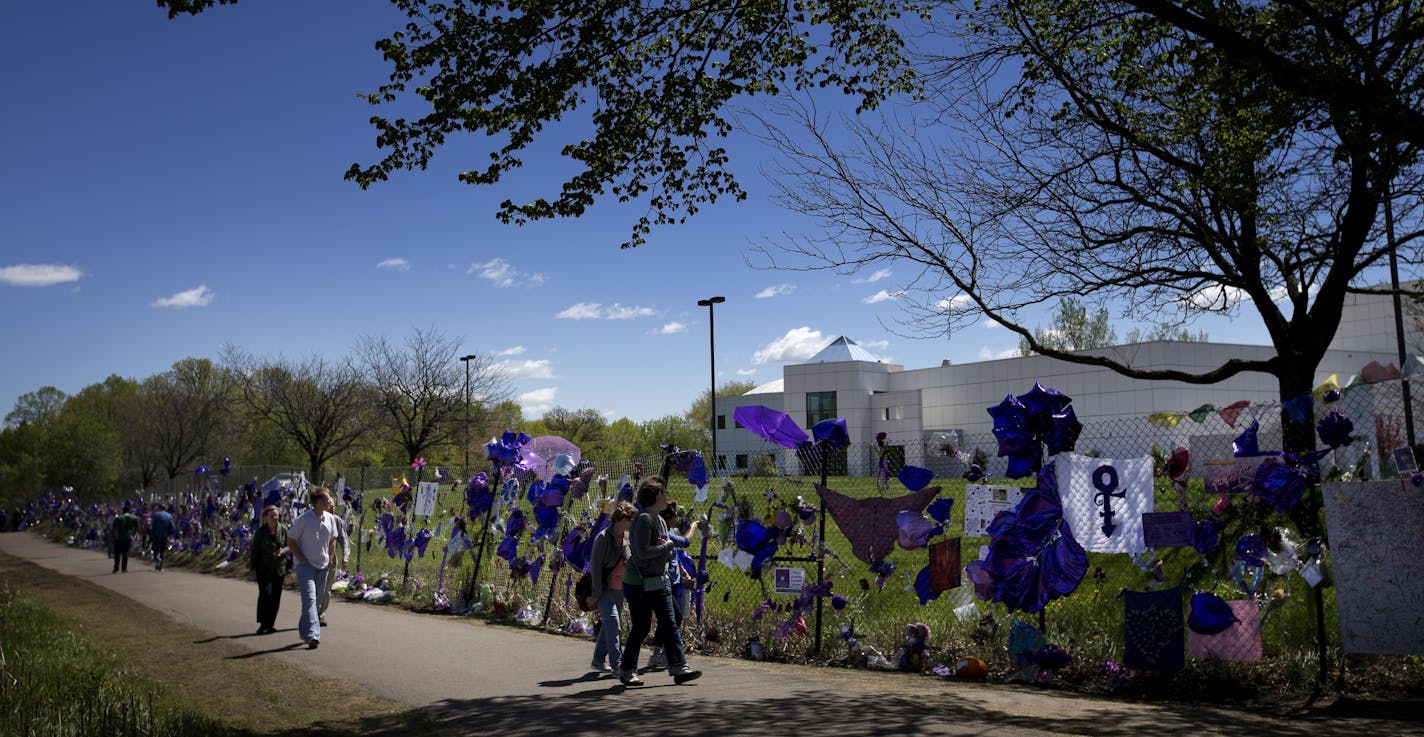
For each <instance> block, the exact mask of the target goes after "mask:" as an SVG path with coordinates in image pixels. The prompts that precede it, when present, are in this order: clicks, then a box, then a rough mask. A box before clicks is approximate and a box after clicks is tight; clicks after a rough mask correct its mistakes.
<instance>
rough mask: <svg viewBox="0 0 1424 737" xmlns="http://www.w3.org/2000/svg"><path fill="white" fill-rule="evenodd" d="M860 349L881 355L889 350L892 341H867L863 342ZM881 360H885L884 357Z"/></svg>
mask: <svg viewBox="0 0 1424 737" xmlns="http://www.w3.org/2000/svg"><path fill="white" fill-rule="evenodd" d="M860 347H861V348H864V349H865V350H867V351H872V352H875V353H879V352H881V351H884V350H885V349H887V348H889V347H890V341H888V340H871V341H865V342H862V343H861V344H860ZM881 360H884V357H883V356H882V357H881Z"/></svg>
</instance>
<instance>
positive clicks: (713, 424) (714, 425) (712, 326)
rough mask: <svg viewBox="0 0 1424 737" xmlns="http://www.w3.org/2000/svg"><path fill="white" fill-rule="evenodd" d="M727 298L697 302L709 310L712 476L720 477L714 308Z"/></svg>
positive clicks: (708, 344) (709, 410)
mask: <svg viewBox="0 0 1424 737" xmlns="http://www.w3.org/2000/svg"><path fill="white" fill-rule="evenodd" d="M726 301H727V298H726V297H720V296H719V297H709V298H707V299H699V300H697V306H698V307H706V308H707V355H708V359H709V363H710V365H711V368H712V383H711V385H710V387H709V388H710V390H711V391H710V393H709V394H708V395H707V414H708V417H709V424H710V425H711V430H712V475H713V476H717V475H719V474H718V472H719V471H721V470H722V469H721V463H719V459H718V457H717V323H716V321H715V315H714V311H713V308H712V306H713V305H719V304H722V303H723V302H726Z"/></svg>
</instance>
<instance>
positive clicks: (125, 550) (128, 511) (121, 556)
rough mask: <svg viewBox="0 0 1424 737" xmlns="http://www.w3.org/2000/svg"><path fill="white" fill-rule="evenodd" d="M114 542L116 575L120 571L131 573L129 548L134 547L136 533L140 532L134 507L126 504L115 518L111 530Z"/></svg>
mask: <svg viewBox="0 0 1424 737" xmlns="http://www.w3.org/2000/svg"><path fill="white" fill-rule="evenodd" d="M111 530H112V533H113V538H112V539H113V541H114V573H118V572H119V570H120V569H122V570H123V572H124V573H128V572H129V546H131V545H133V538H134V533H136V532H138V517H137V516H135V515H134V513H133V505H131V504H129V503H128V502H124V511H123V513H122V514H120V515H119V516H117V517H115V518H114V523H113V526H112V528H111Z"/></svg>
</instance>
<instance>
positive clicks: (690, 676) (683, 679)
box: [672, 666, 702, 686]
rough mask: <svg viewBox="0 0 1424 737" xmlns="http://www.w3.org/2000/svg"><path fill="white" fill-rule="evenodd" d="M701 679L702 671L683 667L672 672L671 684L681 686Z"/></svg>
mask: <svg viewBox="0 0 1424 737" xmlns="http://www.w3.org/2000/svg"><path fill="white" fill-rule="evenodd" d="M701 677H702V671H700V670H693V669H692V668H689V667H687V666H683V667H682V670H680V671H674V672H673V674H672V682H673V683H676V684H677V685H679V686H681V685H682V684H684V683H687V682H688V681H695V680H697V679H699V678H701Z"/></svg>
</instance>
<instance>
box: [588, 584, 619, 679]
mask: <svg viewBox="0 0 1424 737" xmlns="http://www.w3.org/2000/svg"><path fill="white" fill-rule="evenodd" d="M622 608H623V591H622V590H617V591H615V590H613V589H604V590H603V593H602V594H600V595H599V596H598V617H599V619H601V620H602V621H603V624H602V625H601V626H600V627H599V630H598V641H597V642H595V643H594V645H593V662H594V663H595V664H602V663H603V662H604V659H607V661H608V664H609V665H610V666H612V667H613V668H615V669H617V668H618V661H619V660H621V659H622V658H623V647H622V646H621V645H619V644H618V640H619V638H621V637H622V636H623V623H622V622H620V621H619V618H618V613H619V611H620V610H622Z"/></svg>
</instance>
